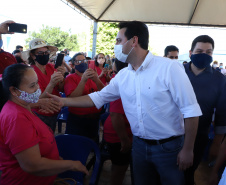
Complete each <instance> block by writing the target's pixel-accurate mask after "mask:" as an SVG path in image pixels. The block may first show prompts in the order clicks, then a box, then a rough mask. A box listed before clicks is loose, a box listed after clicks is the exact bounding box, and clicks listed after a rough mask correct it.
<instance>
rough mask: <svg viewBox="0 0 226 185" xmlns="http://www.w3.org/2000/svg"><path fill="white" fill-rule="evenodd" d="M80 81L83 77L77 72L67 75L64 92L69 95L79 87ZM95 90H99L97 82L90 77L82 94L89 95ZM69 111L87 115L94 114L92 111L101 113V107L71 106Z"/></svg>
mask: <svg viewBox="0 0 226 185" xmlns="http://www.w3.org/2000/svg"><path fill="white" fill-rule="evenodd" d="M80 81H81V77H80V76H79V75H77V74H76V73H74V74H70V75H68V76H67V78H66V79H65V84H64V92H65V94H66V96H69V95H70V94H71V93H72V92H73V91H74V90H75V89H76V88H77V86H78V84H79V83H80ZM95 91H97V86H96V84H95V83H94V82H93V81H92V80H90V79H88V80H87V82H86V84H85V88H84V90H83V94H82V95H87V94H90V93H92V92H95ZM68 111H69V112H70V113H72V114H76V115H86V114H92V113H99V112H100V111H101V109H99V110H98V109H97V108H96V107H88V108H81V107H69V108H68Z"/></svg>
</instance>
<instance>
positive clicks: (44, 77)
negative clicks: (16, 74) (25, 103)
mask: <svg viewBox="0 0 226 185" xmlns="http://www.w3.org/2000/svg"><path fill="white" fill-rule="evenodd" d="M32 67H33V68H34V70H35V72H36V74H37V76H38V85H39V87H40V89H41V91H42V93H43V92H44V91H45V89H46V87H47V85H48V84H49V82H50V79H51V75H52V74H53V73H54V71H56V70H55V69H54V66H53V65H52V64H46V66H45V68H46V74H43V73H42V71H41V70H40V69H39V68H38V67H36V66H35V65H32ZM51 94H54V95H57V96H60V92H59V91H58V88H57V86H56V87H54V89H53V92H52V93H51ZM34 111H35V112H37V113H38V114H41V115H44V116H52V115H56V114H58V113H59V112H55V113H54V114H46V113H43V112H40V111H39V109H34Z"/></svg>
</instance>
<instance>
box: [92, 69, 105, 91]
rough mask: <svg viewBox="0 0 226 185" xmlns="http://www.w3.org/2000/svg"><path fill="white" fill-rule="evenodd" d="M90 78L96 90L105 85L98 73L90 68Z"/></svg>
mask: <svg viewBox="0 0 226 185" xmlns="http://www.w3.org/2000/svg"><path fill="white" fill-rule="evenodd" d="M90 70H92V69H90ZM90 79H91V80H92V81H93V82H94V83H95V84H96V86H97V89H98V91H100V90H101V89H103V88H104V87H105V85H104V84H103V83H102V81H101V80H100V78H99V77H98V74H97V72H96V71H94V70H92V75H91V76H90Z"/></svg>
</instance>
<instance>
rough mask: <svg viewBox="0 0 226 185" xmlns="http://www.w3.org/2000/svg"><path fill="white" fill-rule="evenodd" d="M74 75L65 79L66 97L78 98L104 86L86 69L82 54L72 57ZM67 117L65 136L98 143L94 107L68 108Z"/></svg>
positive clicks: (92, 72)
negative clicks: (84, 137)
mask: <svg viewBox="0 0 226 185" xmlns="http://www.w3.org/2000/svg"><path fill="white" fill-rule="evenodd" d="M72 62H73V63H74V64H75V73H73V74H70V75H68V76H67V78H66V79H65V85H64V92H65V94H66V96H68V97H78V96H82V95H87V94H89V93H91V92H95V91H99V90H101V89H102V88H103V87H104V84H103V83H102V82H101V81H100V79H99V78H98V75H97V73H96V72H95V71H94V70H93V69H87V68H88V65H87V63H86V59H85V57H84V55H83V54H82V53H77V54H75V55H74V56H73V58H72ZM68 110H69V115H68V119H67V124H66V133H67V134H76V135H83V136H86V137H89V138H91V139H93V140H95V141H98V128H99V116H100V111H101V110H98V109H97V108H95V107H91V108H75V107H69V109H68Z"/></svg>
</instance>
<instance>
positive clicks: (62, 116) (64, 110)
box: [57, 92, 69, 133]
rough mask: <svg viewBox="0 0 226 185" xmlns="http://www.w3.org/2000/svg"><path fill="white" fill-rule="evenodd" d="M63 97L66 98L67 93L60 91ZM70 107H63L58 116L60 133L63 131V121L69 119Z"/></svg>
mask: <svg viewBox="0 0 226 185" xmlns="http://www.w3.org/2000/svg"><path fill="white" fill-rule="evenodd" d="M60 95H61V97H63V98H65V97H66V95H65V93H62V92H60ZM68 114H69V112H68V107H62V108H61V111H60V113H59V114H58V116H57V123H58V133H61V132H62V122H66V121H67V117H68Z"/></svg>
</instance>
